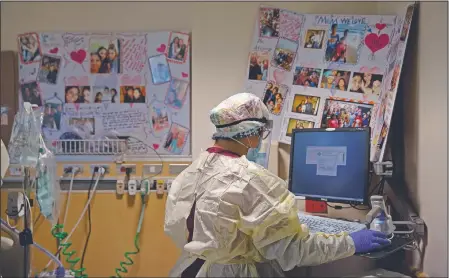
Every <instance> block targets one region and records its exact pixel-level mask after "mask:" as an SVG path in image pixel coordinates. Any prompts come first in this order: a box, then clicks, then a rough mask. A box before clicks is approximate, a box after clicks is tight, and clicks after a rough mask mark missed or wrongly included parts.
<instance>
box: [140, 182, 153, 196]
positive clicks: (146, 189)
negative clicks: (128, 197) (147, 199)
mask: <svg viewBox="0 0 449 278" xmlns="http://www.w3.org/2000/svg"><path fill="white" fill-rule="evenodd" d="M150 188H151V181H150V180H148V179H144V180H142V182H141V183H140V193H142V194H150Z"/></svg>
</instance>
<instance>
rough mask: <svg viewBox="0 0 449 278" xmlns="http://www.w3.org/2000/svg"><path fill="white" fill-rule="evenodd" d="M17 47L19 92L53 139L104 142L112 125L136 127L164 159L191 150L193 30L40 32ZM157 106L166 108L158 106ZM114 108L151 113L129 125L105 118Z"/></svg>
mask: <svg viewBox="0 0 449 278" xmlns="http://www.w3.org/2000/svg"><path fill="white" fill-rule="evenodd" d="M17 47H18V52H19V58H20V59H19V75H20V80H21V82H20V83H21V84H20V86H19V95H20V98H21V100H22V101H23V102H30V103H31V104H35V105H37V106H39V107H40V108H41V110H42V112H43V124H42V130H43V133H44V136H45V137H46V140H56V139H62V138H81V139H89V138H97V137H98V138H99V137H102V136H105V133H108V132H109V131H108V129H110V127H105V126H103V125H104V124H105V122H108V125H111V126H117V128H118V129H120V128H124V130H129V129H130V127H131V128H135V129H136V132H135V133H133V136H136V138H137V139H136V140H143V139H145V140H146V141H147V142H149V143H151V144H150V147H151V146H153V148H152V149H154V150H153V151H156V149H157V148H159V147H157V148H156V147H154V146H161V148H160V150H159V151H160V152H161V153H162V154H172V155H180V154H183V155H184V154H188V153H190V151H191V150H190V146H188V138H189V135H190V126H191V123H190V117H191V116H190V97H189V94H190V78H191V75H190V60H189V59H190V54H189V53H190V51H191V49H190V34H188V33H187V32H137V33H127V32H118V33H64V32H55V33H51V32H49V33H37V32H34V33H25V34H21V35H19V36H18V38H17ZM33 75H34V78H33ZM258 78H260V77H258ZM25 80H26V81H25ZM154 103H160V104H161V105H160V106H163V107H159V108H158V109H153V108H154V107H152V105H153V104H154ZM115 111H117V113H125V114H127V115H125V114H124V115H125V117H128V118H130V119H132V116H131V115H140V113H142V112H140V111H143V113H146V114H147V116H146V117H145V116H139V117H137V116H135V119H134V120H131V121H130V122H129V123H121V122H120V121H121V120H120V121H119V120H118V119H117V120H114V119H108V121H105V120H102V119H101V117H104V116H105V115H110V114H111V112H115ZM120 111H124V112H120ZM132 113H134V114H132ZM140 119H145V120H146V123H145V124H144V128H143V129H142V128H137V127H141V126H142V124H141V123H138V122H136V123H133V122H132V121H141V120H140ZM111 121H112V123H111ZM127 126H129V127H127ZM133 126H135V127H133ZM116 132H120V130H116ZM126 133H127V134H124V135H128V136H129V132H126ZM149 134H150V135H151V136H150V137H148V136H149ZM167 142H168V144H167V146H166V147H165V145H166V143H167ZM150 149H151V148H150Z"/></svg>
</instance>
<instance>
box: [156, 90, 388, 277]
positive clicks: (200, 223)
mask: <svg viewBox="0 0 449 278" xmlns="http://www.w3.org/2000/svg"><path fill="white" fill-rule="evenodd" d="M210 119H211V121H212V123H213V124H214V125H215V127H216V132H215V134H214V135H213V139H214V140H215V144H214V146H213V147H210V148H209V149H207V151H205V152H203V153H201V154H200V156H199V158H198V159H196V160H195V161H194V162H193V163H192V164H191V165H190V166H189V167H188V168H187V169H186V170H184V171H183V172H182V173H181V174H180V175H179V176H178V177H177V178H176V179H175V181H174V182H173V184H172V187H171V190H170V192H169V195H168V199H167V203H166V211H165V227H164V228H165V232H166V234H167V235H169V236H170V237H171V238H172V239H173V241H174V242H175V243H176V244H177V246H178V247H179V248H181V249H182V250H183V252H182V254H181V257H180V258H179V259H178V261H177V263H176V265H175V267H174V268H173V269H172V271H171V273H170V276H171V277H259V276H267V277H268V276H270V277H282V276H284V274H283V272H284V271H288V270H291V269H293V268H294V267H296V266H311V265H318V264H324V263H328V262H331V261H334V260H338V259H342V258H345V257H349V256H352V255H353V254H354V253H356V252H360V253H361V252H370V251H373V250H375V249H378V248H381V247H383V246H385V245H388V244H390V241H389V240H388V239H386V237H385V235H384V234H382V233H379V232H376V231H370V230H363V231H359V232H355V233H352V234H347V233H341V234H336V235H328V234H321V233H316V234H310V233H309V232H308V230H307V227H306V226H305V225H301V223H300V222H299V219H298V216H297V213H298V210H297V208H296V206H295V198H294V197H295V196H294V195H293V194H292V193H291V192H289V191H288V189H287V185H286V183H285V182H284V181H283V180H282V179H281V178H279V177H277V176H275V175H274V174H272V173H270V172H269V171H268V170H266V169H264V168H263V167H261V166H259V165H258V164H255V163H253V162H250V161H248V159H247V158H246V154H247V153H248V150H249V149H252V148H256V149H257V148H259V147H260V142H261V140H262V139H264V138H266V136H268V133H269V132H270V130H269V128H267V127H268V122H269V112H268V109H267V108H266V106H265V105H264V104H263V102H262V100H260V99H259V98H258V97H257V96H255V95H252V94H248V93H241V94H236V95H234V96H231V97H230V98H228V99H226V100H224V101H223V102H221V103H220V104H219V105H218V106H216V107H215V108H214V109H212V111H211V112H210Z"/></svg>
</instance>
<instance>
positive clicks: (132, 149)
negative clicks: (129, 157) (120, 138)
mask: <svg viewBox="0 0 449 278" xmlns="http://www.w3.org/2000/svg"><path fill="white" fill-rule="evenodd" d="M126 147H127V150H126V153H127V154H147V153H149V152H151V151H152V149H151V147H150V146H148V145H147V144H145V143H144V142H142V141H140V140H139V139H137V138H134V137H130V138H128V140H127V145H126Z"/></svg>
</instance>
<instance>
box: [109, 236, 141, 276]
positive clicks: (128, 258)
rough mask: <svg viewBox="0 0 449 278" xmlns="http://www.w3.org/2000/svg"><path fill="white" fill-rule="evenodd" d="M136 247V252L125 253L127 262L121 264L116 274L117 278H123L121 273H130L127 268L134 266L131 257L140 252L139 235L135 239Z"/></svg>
mask: <svg viewBox="0 0 449 278" xmlns="http://www.w3.org/2000/svg"><path fill="white" fill-rule="evenodd" d="M134 247H135V248H136V251H133V252H126V253H125V261H123V262H120V268H116V269H115V274H116V276H115V277H118V278H121V277H122V276H121V275H120V272H121V273H128V269H127V268H126V267H127V266H131V265H133V264H134V261H133V260H132V259H131V255H137V254H139V252H140V248H139V234H136V236H135V237H134ZM115 277H114V278H115Z"/></svg>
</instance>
